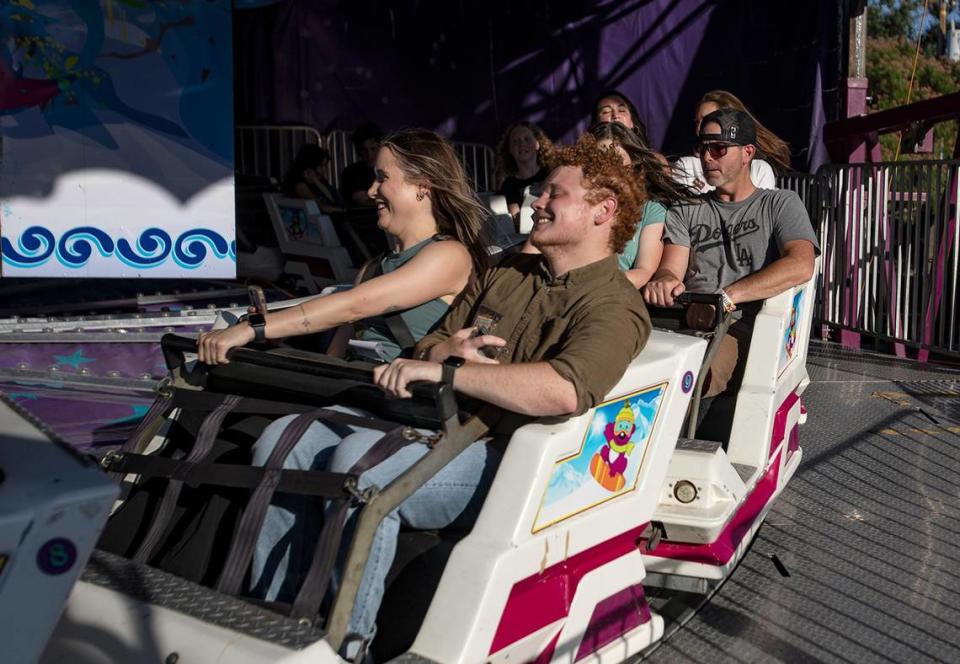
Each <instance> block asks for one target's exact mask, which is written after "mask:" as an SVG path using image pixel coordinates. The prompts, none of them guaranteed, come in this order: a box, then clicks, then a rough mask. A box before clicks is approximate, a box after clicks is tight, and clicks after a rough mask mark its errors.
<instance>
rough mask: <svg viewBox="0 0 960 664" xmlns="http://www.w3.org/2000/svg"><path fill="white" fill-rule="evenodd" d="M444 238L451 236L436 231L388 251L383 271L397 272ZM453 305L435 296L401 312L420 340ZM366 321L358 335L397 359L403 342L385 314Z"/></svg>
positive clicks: (370, 356)
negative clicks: (388, 322)
mask: <svg viewBox="0 0 960 664" xmlns="http://www.w3.org/2000/svg"><path fill="white" fill-rule="evenodd" d="M442 239H447V238H445V237H444V236H440V235H435V236H433V237H431V238H427V239H426V240H424V241H423V242H420V243H418V244H415V245H413V246H412V247H410V248H409V249H406V250H404V251H401V252H398V253H389V254H387V255H386V256H384V257H383V259H381V261H380V267H381V273H382V274H388V273H390V272H393V271H394V270H396V269H398V268H399V267H400V266H402V265H404V264H405V263H407V262H408V261H410V260H412V259H413V257H414V256H416V255H417V254H419V253H420V251H421V250H423V248H424V247H426V246H427V245H429V244H432V243H434V242H438V241H440V240H442ZM449 309H450V305H449V304H447V303H446V302H444V301H443V300H441V299H440V298H434V299H432V300H430V301H429V302H424V303H423V304H418V305H417V306H415V307H411V308H409V309H405V310H404V311H401V312H399V314H400V317H401V318H402V319H403V322H404V323H406V324H407V328H408V329H409V330H410V334H412V335H413V338H414V339H415V340H417V341H420V339H422V338H423V337H425V336H426V335H427V334H429V333H430V332H432V331H433V330H434V328H435V327H437V325H439V324H440V321H441V320H443V317H444V316H446V315H447V311H448V310H449ZM362 325H363V329H362V330H361V331H360V333H359V334H358V335H357V338H358V339H362V340H363V341H373V342H378V343H379V344H380V345H381V346H382V347H383V351H384V354H385V355H386V356H387V358H388V359H390V360H393V359H396V358H397V357H399V356H400V353H401V348H400V344H398V343H397V341H396V339H394V338H393V335H391V334H390V328H389V327H387V323H386V321H384V320H383V317H382V316H373V317H371V318H367V319H366V320H364V321H363V324H362ZM355 352H356V353H357V355H359V356H360V357H363V358H364V359H367V360H374V361H379V358H378V357H376V356H375V354H373V353H371V352H368V351H365V350H362V349H359V348H358V349H355Z"/></svg>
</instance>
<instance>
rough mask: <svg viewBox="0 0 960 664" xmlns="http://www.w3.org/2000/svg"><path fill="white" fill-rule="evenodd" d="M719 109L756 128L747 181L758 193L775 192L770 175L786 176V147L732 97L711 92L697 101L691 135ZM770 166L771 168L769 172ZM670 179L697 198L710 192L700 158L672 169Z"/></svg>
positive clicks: (679, 162)
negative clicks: (746, 119) (735, 113)
mask: <svg viewBox="0 0 960 664" xmlns="http://www.w3.org/2000/svg"><path fill="white" fill-rule="evenodd" d="M721 108H733V109H736V110H738V111H743V112H744V113H747V114H748V115H749V116H750V117H751V118H753V123H754V124H755V125H756V127H757V148H758V153H757V157H755V158H754V159H753V161H752V162H751V164H750V179H751V180H753V185H754V186H755V187H757V188H759V189H776V188H777V176H776V173H775V172H774V169H776V172H779V173H786V172H789V171H790V170H791V168H790V146H789V145H788V144H787V142H786V141H784V140H783V139H781V138H780V137H778V136H777V135H776V134H774V133H773V132H772V131H770V130H769V129H767V128H766V127H764V126H763V125H762V124H761V123H760V121H759V120H757V118H756V117H755V116H754V115H753V113H751V112H750V110H749V109H748V108H747V107H746V106H745V105H744V103H743V102H742V101H740V100H739V99H738V98H737V97H736V95H734V94H733V93H732V92H727V91H726V90H711V91H710V92H708V93H707V94H705V95H703V97H701V98H700V103H699V104H697V112H696V115H695V116H694V118H693V135H694V136H696V135H698V134H699V133H700V121H701V120H702V119H703V118H704V117H706V116H707V115H709V114H710V113H713V112H714V111H718V110H720V109H721ZM771 164H772V165H773V168H771ZM673 176H674V178H675V179H676V180H677V181H678V182H680V183H681V184H683V185H685V186H687V187H690V188H691V189H693V190H694V191H696V192H697V193H699V194H705V193H707V192H710V191H712V190H713V187H711V186H710V185H709V184H707V181H706V180H705V179H704V177H703V165H702V164H701V163H700V158H699V157H698V156H695V155H688V156H686V157H682V158H680V159H678V160H677V162H676V163H675V164H674V165H673Z"/></svg>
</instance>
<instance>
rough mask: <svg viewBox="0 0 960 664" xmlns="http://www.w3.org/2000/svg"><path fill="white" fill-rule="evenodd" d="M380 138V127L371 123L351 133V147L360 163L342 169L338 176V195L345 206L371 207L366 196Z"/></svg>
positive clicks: (371, 202) (371, 179)
mask: <svg viewBox="0 0 960 664" xmlns="http://www.w3.org/2000/svg"><path fill="white" fill-rule="evenodd" d="M382 138H383V130H382V129H381V128H380V125H378V124H375V123H372V122H369V123H367V124H362V125H360V126H359V127H357V128H356V130H355V131H354V132H353V137H352V140H353V147H354V148H355V149H356V151H357V154H358V155H360V161H357V162H354V163H352V164H350V165H349V166H347V167H346V168H344V169H343V173H341V175H340V193H341V194H342V195H343V200H344V201H346V202H347V205H353V206H361V207H372V206H373V201H371V200H370V197H369V196H367V190H368V189H369V188H370V185H371V184H373V180H374V174H373V167H374V162H376V160H377V151H378V150H379V148H380V140H381V139H382Z"/></svg>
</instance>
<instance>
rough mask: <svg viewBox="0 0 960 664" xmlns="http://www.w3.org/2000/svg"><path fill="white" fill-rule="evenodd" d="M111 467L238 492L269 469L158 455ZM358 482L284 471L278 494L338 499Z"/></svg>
mask: <svg viewBox="0 0 960 664" xmlns="http://www.w3.org/2000/svg"><path fill="white" fill-rule="evenodd" d="M109 464H110V465H109V466H108V468H109V469H110V470H116V471H117V472H121V473H134V474H136V475H141V476H144V477H164V478H167V479H170V478H173V479H177V480H181V481H182V482H183V483H184V484H186V485H187V486H199V485H202V484H206V485H212V486H222V487H229V488H234V489H250V490H251V491H252V490H254V489H256V488H257V487H258V486H260V483H261V482H262V480H263V476H264V474H266V472H267V469H266V468H264V467H263V466H246V465H241V464H236V463H190V462H188V461H183V460H180V459H170V458H167V457H160V456H156V455H154V454H134V453H133V452H128V453H126V454H123V455H116V456H114V457H112V458H111V459H110V461H109ZM353 481H355V478H354V477H353V475H347V474H346V473H318V472H316V471H312V470H283V471H281V473H280V479H279V481H278V483H277V488H276V491H278V492H280V493H291V494H296V495H304V496H321V497H323V498H338V497H340V496H342V495H343V492H344V490H345V487H346V486H347V485H348V484H352V482H353Z"/></svg>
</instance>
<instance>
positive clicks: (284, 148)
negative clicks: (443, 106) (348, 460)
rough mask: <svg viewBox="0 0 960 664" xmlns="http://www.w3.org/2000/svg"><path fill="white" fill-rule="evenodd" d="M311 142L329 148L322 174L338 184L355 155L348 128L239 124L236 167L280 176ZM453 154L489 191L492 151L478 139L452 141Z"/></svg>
mask: <svg viewBox="0 0 960 664" xmlns="http://www.w3.org/2000/svg"><path fill="white" fill-rule="evenodd" d="M307 143H313V144H315V145H321V146H323V147H325V148H326V149H327V150H329V151H330V163H329V164H328V165H327V170H326V174H325V175H326V178H327V181H328V182H330V183H331V184H332V185H333V186H334V187H335V188H338V189H339V187H340V173H342V172H343V169H344V168H346V167H347V166H349V165H350V164H352V163H354V162H355V161H357V160H358V159H359V156H358V155H357V151H356V150H355V149H354V147H353V142H352V141H351V140H350V132H348V131H344V130H342V129H334V130H333V131H331V132H330V133H328V134H327V135H326V136H321V135H320V133H319V132H318V131H317V130H316V129H314V128H313V127H308V126H272V125H239V126H237V128H236V170H237V172H238V173H243V174H245V175H255V176H259V177H269V178H274V179H276V180H278V181H279V180H282V179H283V176H284V175H285V174H286V172H287V169H288V168H289V167H290V165H291V164H292V163H293V160H294V158H295V157H296V156H297V152H298V151H299V150H300V148H301V147H302V146H303V145H305V144H307ZM454 148H455V149H456V151H457V156H459V157H460V160H461V161H462V162H463V165H464V168H465V169H466V171H467V175H468V176H469V177H470V178H471V180H472V181H473V183H474V186H475V187H476V190H477V191H492V190H493V188H494V186H495V183H494V181H493V169H494V152H493V150H492V149H491V148H490V147H489V146H487V145H483V144H482V143H457V142H455V143H454Z"/></svg>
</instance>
